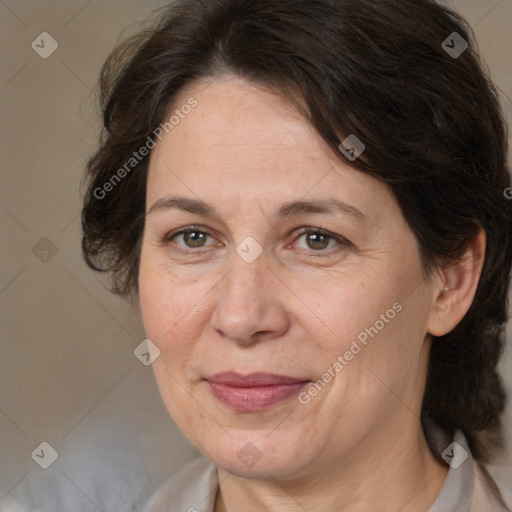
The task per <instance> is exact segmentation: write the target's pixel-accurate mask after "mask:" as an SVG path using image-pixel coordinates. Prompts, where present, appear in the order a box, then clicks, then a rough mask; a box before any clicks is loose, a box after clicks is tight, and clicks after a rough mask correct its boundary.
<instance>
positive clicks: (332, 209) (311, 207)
mask: <svg viewBox="0 0 512 512" xmlns="http://www.w3.org/2000/svg"><path fill="white" fill-rule="evenodd" d="M172 209H177V210H182V211H186V212H189V213H193V214H196V215H201V216H203V217H212V218H217V219H220V215H219V213H218V212H217V210H216V208H215V207H214V206H213V205H211V204H209V203H207V202H205V201H202V200H200V199H192V198H189V197H182V196H171V197H163V198H160V199H158V200H157V201H156V202H155V203H154V204H153V205H152V206H151V208H150V209H149V210H148V212H147V215H149V214H151V213H154V212H159V211H166V210H172ZM336 212H338V213H343V214H345V215H350V216H352V217H354V218H355V219H356V220H359V221H362V222H365V223H367V222H368V219H367V218H366V216H365V215H364V214H363V212H361V210H359V209H358V208H356V207H355V206H352V205H350V204H347V203H345V202H343V201H341V200H339V199H335V198H330V199H324V200H317V201H291V202H289V203H284V204H282V205H281V206H280V207H279V209H278V210H277V216H278V217H280V218H286V217H293V216H294V215H301V214H308V213H309V214H311V213H320V214H328V213H336Z"/></svg>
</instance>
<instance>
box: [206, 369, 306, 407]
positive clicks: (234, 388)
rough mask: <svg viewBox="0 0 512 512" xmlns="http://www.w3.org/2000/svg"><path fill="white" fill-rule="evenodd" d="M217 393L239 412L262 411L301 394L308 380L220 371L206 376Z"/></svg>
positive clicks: (266, 374) (217, 395)
mask: <svg viewBox="0 0 512 512" xmlns="http://www.w3.org/2000/svg"><path fill="white" fill-rule="evenodd" d="M206 381H207V382H208V384H209V387H210V390H211V392H212V393H213V395H214V396H215V397H216V398H217V399H218V400H220V401H221V402H222V403H224V404H225V405H228V406H230V407H232V408H234V409H237V410H239V411H261V410H264V409H267V408H269V407H271V406H272V405H274V404H276V403H278V402H281V401H283V400H286V399H287V398H290V397H291V396H293V395H295V394H297V393H298V392H299V391H300V390H301V389H302V388H303V387H304V386H305V385H306V384H307V383H308V382H310V381H309V380H306V379H296V378H293V377H287V376H285V375H276V374H273V373H251V374H248V375H240V374H238V373H235V372H224V373H216V374H214V375H212V376H210V377H208V378H207V379H206Z"/></svg>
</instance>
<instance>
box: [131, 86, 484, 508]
mask: <svg viewBox="0 0 512 512" xmlns="http://www.w3.org/2000/svg"><path fill="white" fill-rule="evenodd" d="M191 96H193V97H194V98H195V99H196V100H197V102H198V105H197V107H196V108H194V109H193V110H192V112H191V113H190V114H188V115H187V116H186V118H185V119H183V120H182V121H181V122H180V124H179V125H177V126H176V127H175V128H174V129H173V130H172V131H171V132H170V133H169V134H165V135H164V137H163V138H162V141H161V142H158V144H157V146H156V147H155V149H154V150H153V151H152V154H151V159H150V166H149V174H148V184H147V202H146V205H147V215H146V225H145V231H144V236H143V241H142V246H141V263H140V273H139V299H140V306H141V312H142V317H143V322H144V326H145V329H146V334H147V337H148V338H149V339H151V340H152V341H153V342H154V343H155V344H156V345H157V346H158V347H159V348H160V350H161V355H160V357H158V358H157V359H156V361H155V362H154V363H153V367H154V371H155V376H156V380H157V382H158V386H159V389H160V393H161V395H162V398H163V400H164V402H165V404H166V407H167V409H168V410H169V413H170V414H171V416H172V417H173V419H174V420H175V422H176V424H177V425H178V427H179V428H180V429H181V430H182V431H183V433H184V434H185V435H186V436H187V438H188V439H189V440H190V442H191V443H192V444H193V445H194V446H196V447H197V448H198V449H199V450H200V451H201V452H202V453H203V454H204V455H205V456H206V457H207V458H209V459H210V460H211V461H212V462H213V463H214V464H215V466H216V467H217V469H218V473H219V480H220V491H219V493H218V495H217V500H216V512H220V511H227V512H235V511H237V510H244V511H248V512H251V511H260V510H268V511H275V512H277V511H296V510H297V511H298V510H300V511H303V510H315V511H316V512H327V511H330V512H331V511H337V512H343V511H348V510H350V511H351V512H357V511H370V510H380V511H383V512H386V511H397V510H404V511H405V510H414V511H415V512H421V511H427V510H428V508H429V507H430V506H431V504H432V503H433V502H434V500H435V498H436V496H437V494H438V493H439V491H440V489H441V487H442V484H443V482H444V479H445V477H446V474H447V466H446V465H444V464H441V463H440V462H438V461H437V460H436V459H435V458H434V456H433V455H432V453H431V451H430V449H429V447H428V445H427V443H426V440H425V437H424V434H423V431H422V428H421V424H420V421H419V416H420V411H421V400H422V396H423V392H424V386H425V379H426V368H427V361H428V353H429V348H430V344H431V336H430V335H435V336H439V335H442V334H445V333H446V332H449V331H450V330H451V329H453V328H454V327H455V326H456V325H457V323H458V322H459V321H460V320H461V319H462V317H463V316H464V314H465V313H466V311H467V310H468V309H469V306H470V305H471V302H472V300H473V296H474V293H475V291H476V286H477V284H478V278H479V275H480V272H481V268H482V264H483V254H484V249H485V233H484V232H483V231H481V233H480V235H479V236H478V237H477V238H476V239H475V240H474V242H473V243H472V245H471V246H470V247H468V250H467V252H466V254H465V256H464V257H463V258H462V259H461V261H460V262H459V263H457V264H456V265H452V266H451V267H449V268H444V269H439V271H438V272H436V273H434V274H433V275H432V276H430V277H429V278H425V277H424V275H423V273H422V269H421V265H420V258H419V252H418V244H417V241H416V239H415V237H414V235H413V233H412V231H411V230H410V228H409V226H408V224H407V221H406V219H405V218H404V216H403V214H402V212H401V210H400V209H399V207H398V204H397V203H396V201H395V199H394V197H393V196H392V193H391V191H390V189H389V188H388V187H387V185H385V184H384V183H382V182H380V181H378V180H376V179H375V178H372V177H370V176H367V175H366V174H364V173H362V172H360V171H357V170H356V169H354V168H352V167H350V166H349V162H348V161H344V159H343V158H344V157H342V159H340V158H337V156H336V155H333V154H332V152H331V151H330V150H329V149H328V148H327V147H326V145H325V143H324V142H323V141H322V140H321V139H320V137H319V136H318V135H317V133H316V132H315V131H314V130H313V129H312V128H311V126H310V125H309V124H308V123H307V121H306V120H305V119H304V118H303V117H301V115H300V114H299V113H298V112H297V111H296V110H295V109H294V108H293V107H292V106H290V105H289V104H288V103H287V102H286V101H285V100H284V99H283V98H281V97H279V96H278V95H276V94H273V93H271V92H269V91H267V90H264V89H262V88H261V87H258V86H256V85H254V84H251V83H249V82H247V81H245V80H243V79H240V78H235V77H232V76H224V77H222V78H216V79H215V80H211V81H208V82H205V81H202V82H196V83H192V84H190V85H188V86H187V87H186V88H184V89H183V90H182V91H181V93H180V94H179V96H178V97H176V98H175V101H174V102H173V105H172V106H171V108H170V111H172V110H174V109H176V108H179V107H180V106H181V105H183V104H185V103H186V102H187V100H188V99H189V98H190V97H191ZM169 196H185V197H187V198H191V199H200V200H202V201H206V202H208V203H210V204H211V205H212V206H214V207H215V208H216V209H217V210H218V217H215V218H212V217H208V216H205V215H199V214H196V213H190V212H187V211H182V210H179V209H176V208H167V209H163V208H162V209H158V208H153V210H152V211H151V212H150V210H151V207H152V206H153V205H154V204H155V203H156V201H158V200H160V199H162V198H166V197H169ZM331 197H335V198H338V199H340V200H342V201H344V202H346V203H348V204H350V205H352V206H354V207H356V208H358V209H359V210H360V211H361V212H362V213H363V214H364V216H365V218H366V221H361V220H360V219H358V218H357V217H355V216H352V215H349V214H346V213H338V212H335V213H329V214H319V213H301V214H296V215H293V216H291V217H288V218H279V217H278V216H277V210H278V208H279V206H280V205H281V204H282V203H284V202H288V201H294V200H324V199H328V198H331ZM190 226H200V228H196V229H195V230H194V229H192V231H196V232H197V231H198V230H199V231H202V232H206V233H208V235H204V236H203V237H202V238H200V241H199V243H198V242H197V240H196V239H194V238H192V239H190V238H187V237H185V236H184V235H183V234H181V235H177V236H174V234H176V232H178V231H180V230H182V229H183V228H189V227H190ZM302 227H307V228H311V229H310V231H313V230H314V229H323V230H325V231H328V232H329V233H331V234H332V235H334V236H339V237H340V240H339V241H337V240H336V238H329V237H327V238H325V239H321V240H320V241H316V242H315V239H313V240H311V233H310V234H309V235H308V233H306V234H301V233H299V230H300V228H302ZM248 236H251V237H253V238H254V239H255V240H256V241H257V242H258V244H259V245H260V246H261V248H262V250H263V252H262V253H261V254H260V255H259V257H257V258H256V260H255V261H253V262H252V263H248V262H246V261H245V260H244V259H243V258H241V257H240V256H239V254H238V253H237V252H236V248H237V247H238V246H239V244H240V243H241V242H242V241H244V240H245V239H246V237H248ZM343 239H345V240H346V241H343ZM347 241H348V242H347ZM187 244H188V245H187ZM194 244H199V245H194ZM179 249H182V250H185V251H186V250H187V249H188V252H180V251H179ZM445 288H446V289H445ZM395 303H398V304H399V305H401V306H402V309H401V311H400V312H399V313H397V314H396V316H395V317H394V318H393V319H392V320H390V321H389V322H387V323H386V324H385V326H384V327H383V328H382V329H381V330H380V331H379V332H378V334H377V335H376V336H375V337H374V338H369V341H368V344H367V345H366V346H364V348H363V349H362V350H361V351H360V352H359V353H357V355H356V356H354V357H353V358H352V359H351V360H350V361H349V362H348V363H347V365H346V366H345V367H344V368H343V370H342V371H340V372H339V373H337V374H336V376H335V378H333V379H332V380H331V381H330V382H329V383H328V384H327V385H326V386H325V388H324V389H322V390H321V391H320V392H318V394H317V396H315V397H313V398H311V400H310V402H309V403H307V404H302V403H300V402H299V400H298V399H297V396H294V397H292V398H290V399H288V400H285V401H283V402H280V403H278V404H274V405H272V406H271V407H269V408H268V409H266V410H263V411H258V412H241V411H237V410H234V409H232V408H230V407H228V406H226V405H225V404H223V403H221V402H219V401H218V400H217V399H216V398H215V397H214V396H213V395H212V394H211V392H210V388H209V385H208V384H207V382H205V381H204V380H203V379H204V377H205V376H207V375H211V374H212V373H215V372H220V371H230V370H231V371H237V372H238V373H242V374H247V373H250V372H256V371H264V372H272V373H277V374H284V375H288V376H293V377H301V378H306V379H309V380H311V381H317V380H318V379H321V378H322V375H323V374H324V373H325V372H326V371H327V370H328V369H329V368H330V367H331V366H332V365H333V363H334V362H335V361H336V359H337V357H338V356H340V355H343V354H344V353H345V352H346V351H347V350H349V349H350V346H351V343H352V341H353V340H355V339H356V338H357V336H358V334H359V333H361V332H362V331H364V329H365V328H368V327H370V326H374V325H375V323H376V321H377V320H379V319H380V318H381V317H380V315H381V314H385V313H386V311H387V310H389V309H390V308H392V305H393V304H395ZM247 443H252V445H254V446H255V447H256V449H257V451H258V453H259V454H260V456H261V458H260V459H259V460H258V461H257V462H256V463H255V464H253V465H251V466H250V467H249V466H248V465H246V464H244V463H243V462H242V461H241V460H240V459H239V458H238V457H237V454H238V453H239V451H240V450H242V453H243V450H244V449H245V450H247V446H246V445H247ZM244 447H245V448H244ZM193 505H194V504H191V506H193ZM196 505H199V504H196Z"/></svg>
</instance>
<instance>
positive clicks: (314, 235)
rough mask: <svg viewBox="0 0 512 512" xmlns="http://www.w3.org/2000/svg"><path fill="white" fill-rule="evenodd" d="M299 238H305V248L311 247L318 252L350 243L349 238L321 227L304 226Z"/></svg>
mask: <svg viewBox="0 0 512 512" xmlns="http://www.w3.org/2000/svg"><path fill="white" fill-rule="evenodd" d="M299 235H300V236H299V238H298V239H297V240H300V239H301V238H304V241H305V243H306V247H301V248H305V249H311V250H313V251H316V252H327V251H326V249H332V248H333V247H336V245H345V246H346V245H349V242H348V240H346V239H344V238H343V237H340V236H337V235H334V234H333V233H329V232H327V231H324V230H321V229H312V228H304V229H303V230H302V231H301V232H300V233H299Z"/></svg>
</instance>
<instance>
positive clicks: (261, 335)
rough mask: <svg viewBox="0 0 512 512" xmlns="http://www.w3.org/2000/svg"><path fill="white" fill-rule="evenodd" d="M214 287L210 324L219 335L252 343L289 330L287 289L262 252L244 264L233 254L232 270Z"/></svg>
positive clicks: (247, 343) (238, 341)
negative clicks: (214, 303)
mask: <svg viewBox="0 0 512 512" xmlns="http://www.w3.org/2000/svg"><path fill="white" fill-rule="evenodd" d="M217 286H218V290H219V291H218V300H217V303H216V307H215V309H214V311H213V313H212V317H211V326H212V328H213V329H214V330H215V331H216V332H217V334H218V335H220V336H221V337H223V338H225V339H229V340H232V341H234V342H236V343H238V344H241V345H251V344H254V343H256V342H258V341H262V340H269V339H273V338H278V337H280V336H282V335H284V334H285V333H286V331H287V330H288V328H289V323H290V319H289V315H288V313H287V310H286V307H285V304H286V303H287V300H286V295H287V294H288V293H289V291H288V289H287V287H286V286H285V285H284V284H283V283H282V282H281V281H280V280H279V278H278V277H277V275H276V274H275V272H273V271H272V270H271V269H270V267H269V266H268V265H267V262H266V259H265V256H264V254H261V255H260V256H259V257H258V258H257V259H256V260H255V261H253V262H252V263H247V262H246V261H244V260H243V259H242V258H241V257H240V256H239V255H238V254H236V253H235V254H234V255H233V263H232V267H231V270H230V271H229V272H227V274H226V275H225V276H224V278H223V279H221V281H220V282H219V283H218V284H217Z"/></svg>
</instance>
